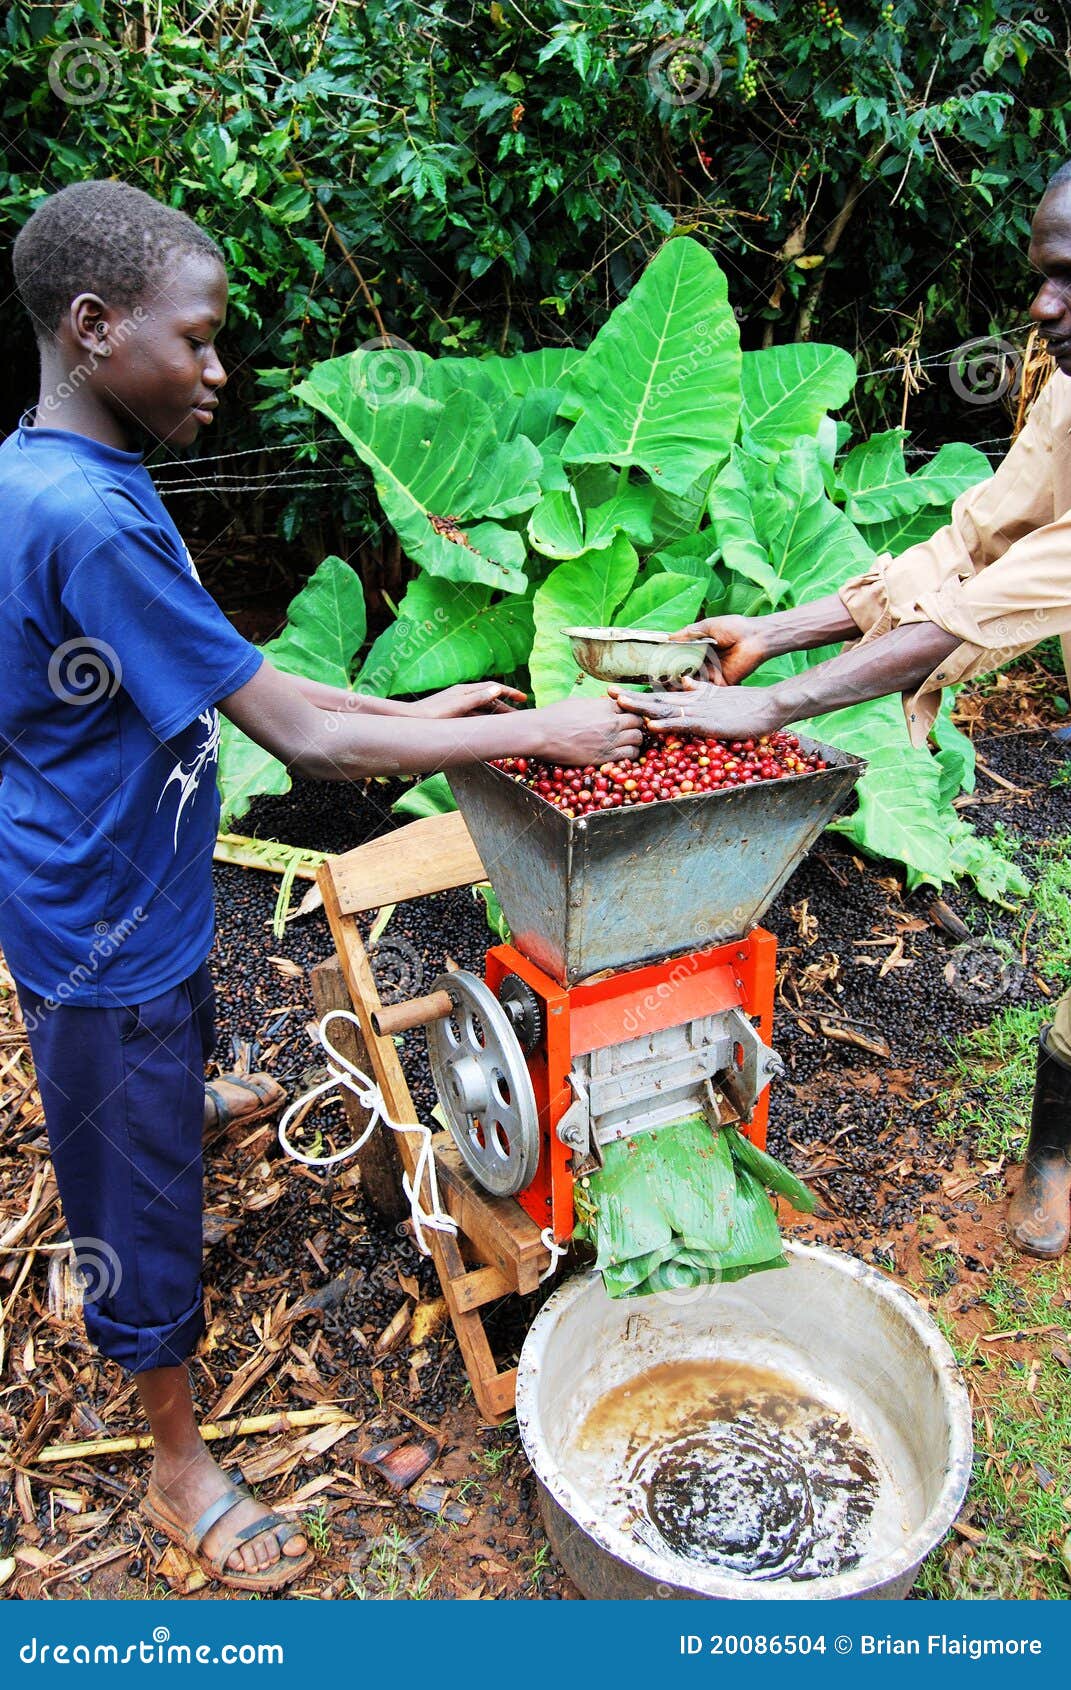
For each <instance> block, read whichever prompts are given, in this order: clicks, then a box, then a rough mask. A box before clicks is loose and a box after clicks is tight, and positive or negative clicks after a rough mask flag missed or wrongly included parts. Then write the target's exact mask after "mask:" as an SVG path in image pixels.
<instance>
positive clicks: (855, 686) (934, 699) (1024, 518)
mask: <svg viewBox="0 0 1071 1690" xmlns="http://www.w3.org/2000/svg"><path fill="white" fill-rule="evenodd" d="M1029 258H1030V262H1031V265H1032V267H1033V268H1034V269H1035V270H1037V271H1039V272H1040V274H1041V276H1042V282H1041V286H1040V287H1039V289H1038V293H1037V295H1036V297H1035V299H1034V301H1033V304H1032V305H1031V307H1030V314H1031V316H1032V317H1033V318H1034V320H1035V322H1036V323H1037V324H1038V325H1039V326H1040V328H1041V331H1042V333H1043V335H1044V336H1045V338H1046V340H1047V342H1048V346H1049V349H1050V351H1051V353H1052V355H1053V357H1054V359H1055V361H1056V365H1057V369H1056V373H1055V374H1054V375H1053V377H1052V379H1051V380H1050V381H1049V382H1048V384H1047V385H1046V387H1045V388H1044V389H1043V391H1042V393H1041V394H1040V396H1039V397H1038V399H1037V400H1036V401H1035V403H1034V406H1033V409H1032V411H1031V413H1030V417H1029V419H1028V421H1027V424H1026V426H1025V428H1024V429H1023V431H1022V433H1021V434H1020V435H1019V437H1018V439H1017V440H1016V442H1015V444H1014V445H1013V446H1012V448H1011V450H1010V451H1009V453H1008V455H1007V457H1006V458H1005V459H1004V460H1003V462H1002V463H1001V464H1000V466H999V468H998V469H997V471H996V473H995V474H994V475H993V476H992V478H991V479H990V480H988V481H984V482H982V483H981V484H980V485H979V486H977V487H972V488H971V489H970V490H969V491H968V492H966V493H964V494H962V495H961V496H960V497H959V498H958V499H957V500H956V502H955V504H954V505H953V507H952V517H951V521H950V522H949V523H948V525H947V526H946V527H944V528H942V529H941V530H940V531H939V532H938V533H937V534H934V535H933V537H932V538H931V539H929V540H927V541H925V542H924V543H923V544H921V545H917V546H912V547H910V549H909V550H908V551H906V552H903V553H901V555H900V556H899V557H897V558H893V557H892V556H890V555H889V554H888V553H886V554H884V555H883V556H881V557H879V558H878V559H877V560H876V562H875V565H874V568H873V569H872V570H870V571H869V573H867V574H866V575H860V576H856V577H855V578H854V579H853V580H850V581H848V582H846V584H845V585H844V586H843V587H841V588H840V590H839V592H837V593H835V594H833V595H832V596H831V597H829V598H827V599H820V600H817V601H815V602H814V603H813V604H808V605H803V606H800V607H799V608H798V609H795V610H786V611H777V612H774V613H773V614H771V615H769V616H762V617H744V616H727V617H716V618H714V619H713V620H710V621H706V622H700V623H697V624H695V625H694V626H693V627H691V628H686V629H683V630H682V632H681V635H680V637H681V638H685V637H690V638H695V636H696V635H697V634H698V635H700V636H701V637H703V638H705V639H707V640H709V642H710V645H711V656H710V659H709V660H708V665H707V671H706V673H707V677H708V681H710V682H712V683H714V684H706V685H701V684H694V683H693V685H692V686H691V688H690V689H688V690H686V691H682V692H674V693H655V694H653V695H650V696H647V697H643V696H641V695H631V694H628V693H626V692H624V691H623V690H621V689H617V696H618V698H619V702H620V703H621V704H622V705H623V706H624V707H625V708H629V709H631V708H635V709H637V710H641V711H642V712H643V714H644V715H645V716H646V717H647V718H648V719H649V721H650V725H651V727H652V728H653V729H656V730H661V731H663V732H675V733H687V732H689V731H691V732H694V733H711V734H718V735H721V736H723V737H725V738H730V739H739V738H744V737H746V736H750V735H754V734H762V733H771V732H774V731H776V730H777V729H778V728H781V727H784V726H785V725H786V724H787V723H789V722H795V721H800V720H802V719H803V718H805V717H808V716H817V715H821V714H822V713H823V712H825V711H828V710H837V709H840V708H841V707H842V706H844V705H848V704H855V703H858V702H859V701H860V700H863V699H868V698H880V697H883V696H884V695H885V694H887V693H890V692H900V693H902V694H903V698H904V712H905V716H906V719H907V731H908V733H909V735H910V738H911V740H912V742H913V744H915V745H923V744H924V743H925V741H926V738H927V735H928V734H929V731H930V729H931V727H932V726H933V723H934V719H935V717H936V715H937V711H938V708H939V706H940V702H941V689H942V687H944V686H949V685H954V684H956V683H957V682H960V681H966V680H970V679H971V678H972V677H973V676H975V675H982V674H986V673H988V672H990V671H991V670H993V669H996V668H999V667H1000V665H1001V664H1003V663H1007V662H1009V661H1010V660H1011V659H1012V658H1014V657H1018V656H1020V655H1021V654H1022V653H1023V652H1026V651H1029V650H1030V648H1031V647H1032V646H1035V645H1036V644H1037V643H1038V641H1039V640H1043V639H1045V638H1047V637H1048V636H1049V635H1053V634H1058V635H1060V636H1061V638H1062V641H1063V650H1064V657H1065V661H1068V662H1069V674H1071V162H1069V163H1068V164H1065V165H1064V166H1062V168H1061V169H1060V170H1058V171H1057V173H1056V175H1055V176H1053V178H1052V180H1051V181H1050V182H1049V184H1048V186H1047V188H1046V190H1045V193H1044V196H1043V197H1042V200H1041V203H1040V205H1039V206H1038V209H1037V212H1036V214H1035V216H1034V221H1033V225H1032V228H1031V239H1030V248H1029ZM860 631H862V636H863V637H862V638H861V639H860V638H858V635H859V633H860ZM838 640H850V641H853V642H854V643H853V644H850V645H848V646H847V647H846V649H845V650H844V651H842V652H840V653H839V654H838V655H837V656H836V657H833V658H830V659H829V660H828V661H826V662H824V663H819V664H816V665H815V667H814V668H812V669H808V670H806V671H805V672H804V673H803V674H801V675H797V676H792V677H791V678H789V679H788V680H785V681H780V682H778V683H777V684H775V685H773V686H769V687H742V686H740V685H739V683H740V682H741V681H743V680H744V678H745V677H746V676H747V675H749V674H751V672H752V671H753V670H754V669H757V668H758V667H759V665H760V664H762V663H765V662H766V661H767V659H768V658H771V657H777V656H780V655H782V654H783V653H785V652H790V651H808V650H812V649H814V648H815V647H818V646H824V645H829V644H831V643H835V642H836V641H838ZM1008 1225H1009V1232H1010V1236H1011V1238H1012V1239H1013V1241H1014V1242H1015V1243H1016V1244H1017V1245H1018V1247H1019V1248H1020V1249H1021V1250H1026V1251H1028V1252H1029V1253H1030V1254H1032V1255H1035V1256H1044V1257H1053V1256H1059V1255H1061V1254H1062V1253H1063V1251H1064V1250H1065V1249H1066V1248H1067V1244H1068V1235H1069V1231H1071V992H1068V993H1067V994H1066V995H1065V996H1064V997H1063V998H1061V1000H1060V1002H1059V1003H1058V1005H1057V1007H1056V1011H1055V1014H1054V1016H1053V1019H1052V1022H1051V1023H1050V1024H1049V1025H1048V1026H1046V1027H1043V1028H1042V1030H1041V1036H1040V1040H1039V1051H1038V1065H1037V1080H1036V1085H1035V1093H1034V1108H1033V1116H1032V1121H1031V1127H1030V1136H1029V1141H1028V1145H1027V1154H1026V1165H1025V1168H1024V1171H1023V1177H1022V1179H1021V1181H1020V1183H1019V1186H1018V1189H1017V1191H1016V1193H1015V1195H1014V1197H1013V1198H1012V1200H1011V1203H1010V1205H1009V1212H1008Z"/></svg>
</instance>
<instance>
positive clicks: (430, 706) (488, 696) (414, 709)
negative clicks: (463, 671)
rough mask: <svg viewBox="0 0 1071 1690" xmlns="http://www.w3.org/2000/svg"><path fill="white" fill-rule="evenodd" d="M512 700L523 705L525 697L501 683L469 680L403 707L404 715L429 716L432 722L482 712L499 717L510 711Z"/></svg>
mask: <svg viewBox="0 0 1071 1690" xmlns="http://www.w3.org/2000/svg"><path fill="white" fill-rule="evenodd" d="M514 700H516V702H517V703H518V704H523V703H524V700H525V694H524V693H523V692H518V691H517V688H516V687H507V686H504V685H503V684H502V682H501V681H469V682H466V683H465V684H463V685H460V686H456V687H446V688H445V689H444V690H443V691H442V692H432V693H429V694H428V696H427V698H418V699H417V700H416V701H415V702H414V703H411V704H410V705H409V706H408V707H407V709H406V712H405V714H406V715H407V716H425V717H429V716H430V717H434V718H435V719H436V720H444V719H446V718H447V717H450V716H477V715H482V714H483V713H484V712H485V711H492V712H494V713H495V714H499V713H501V712H502V711H504V710H512V709H513V708H514V704H513V701H514Z"/></svg>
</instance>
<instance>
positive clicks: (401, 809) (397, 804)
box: [391, 775, 457, 819]
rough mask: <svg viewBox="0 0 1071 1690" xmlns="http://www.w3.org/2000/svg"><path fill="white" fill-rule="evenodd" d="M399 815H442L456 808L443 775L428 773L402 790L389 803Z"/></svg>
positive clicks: (418, 816)
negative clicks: (392, 801) (422, 778)
mask: <svg viewBox="0 0 1071 1690" xmlns="http://www.w3.org/2000/svg"><path fill="white" fill-rule="evenodd" d="M391 809H392V811H393V812H394V813H395V815H399V816H416V817H417V818H418V819H419V818H421V817H423V816H444V815H446V814H448V812H449V811H450V810H456V809H457V804H456V802H455V800H454V795H453V793H452V792H451V791H450V786H449V782H448V781H447V779H446V776H445V775H428V776H426V778H425V779H424V780H418V781H417V782H416V784H415V785H414V786H411V787H409V789H408V790H407V791H406V792H403V793H402V795H401V797H400V798H396V799H395V800H394V803H393V804H392V805H391Z"/></svg>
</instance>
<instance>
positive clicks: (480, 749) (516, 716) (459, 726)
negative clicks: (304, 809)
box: [219, 659, 642, 780]
mask: <svg viewBox="0 0 1071 1690" xmlns="http://www.w3.org/2000/svg"><path fill="white" fill-rule="evenodd" d="M219 708H220V710H222V712H223V714H224V715H225V716H226V717H228V718H229V720H230V721H232V722H233V723H234V725H235V727H236V728H240V729H241V731H242V732H243V733H244V734H248V736H249V738H250V739H252V740H255V741H256V743H257V744H258V745H261V746H263V747H264V749H265V750H266V751H270V752H271V753H272V755H273V756H274V757H278V758H279V760H280V762H282V763H284V764H285V765H286V767H287V768H288V769H289V770H291V771H292V772H293V773H296V774H301V775H305V776H307V777H308V778H309V779H311V780H359V779H361V778H362V777H363V776H365V775H377V774H385V775H408V774H424V773H430V772H431V771H433V770H436V769H449V768H454V767H455V766H456V765H458V764H460V763H473V762H480V761H485V760H486V759H488V758H491V757H545V758H547V759H548V760H552V761H554V762H556V763H562V764H570V765H579V766H586V765H587V764H590V763H595V764H598V763H607V762H610V761H613V760H616V759H620V758H622V757H629V758H631V757H635V756H636V755H637V753H638V751H639V748H640V743H641V739H642V732H641V723H640V719H639V717H638V716H636V715H635V714H633V713H631V712H627V711H625V712H622V711H620V710H619V709H618V707H617V706H615V704H614V703H613V701H612V700H611V699H609V698H585V699H577V700H575V701H567V702H564V703H562V704H553V705H551V706H549V708H547V709H545V710H508V711H506V712H505V713H504V714H497V713H496V714H491V715H486V716H483V715H477V716H471V717H463V718H460V719H458V720H450V719H446V720H441V721H436V720H435V719H433V718H432V719H429V718H427V717H424V718H420V719H417V720H413V721H408V720H406V719H405V718H404V717H403V718H398V717H396V716H393V717H388V716H383V715H380V714H377V713H376V712H374V711H368V710H360V709H358V710H355V711H342V710H339V711H335V710H324V709H320V708H319V707H318V706H317V705H315V704H314V703H312V702H311V701H310V700H309V699H308V698H307V697H306V696H305V694H304V692H303V690H302V688H301V687H299V686H298V684H297V682H296V681H295V680H294V678H293V677H292V676H290V675H284V674H282V673H281V672H280V671H279V670H278V669H275V668H274V667H273V666H272V664H271V663H269V662H268V661H267V660H266V659H265V661H264V662H263V663H262V664H261V666H260V668H259V669H258V670H257V672H256V674H255V675H254V676H253V678H252V679H251V680H249V681H246V683H245V685H244V686H241V687H239V688H238V689H237V691H236V692H233V693H230V694H229V695H228V696H227V697H225V698H223V699H221V700H220V701H219Z"/></svg>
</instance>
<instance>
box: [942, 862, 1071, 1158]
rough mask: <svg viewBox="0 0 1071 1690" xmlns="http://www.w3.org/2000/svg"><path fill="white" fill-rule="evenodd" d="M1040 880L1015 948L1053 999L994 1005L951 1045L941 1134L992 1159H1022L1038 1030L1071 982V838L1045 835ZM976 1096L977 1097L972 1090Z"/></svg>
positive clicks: (1035, 868)
mask: <svg viewBox="0 0 1071 1690" xmlns="http://www.w3.org/2000/svg"><path fill="white" fill-rule="evenodd" d="M1031 872H1032V873H1033V876H1034V884H1033V887H1032V889H1031V892H1030V896H1029V898H1028V899H1027V900H1026V902H1025V904H1024V905H1023V908H1022V911H1021V912H1020V916H1019V922H1018V931H1017V933H1016V936H1015V944H1014V947H1013V948H1014V950H1016V951H1018V950H1019V948H1020V947H1021V946H1025V949H1026V955H1027V958H1028V966H1030V959H1031V958H1034V959H1036V960H1035V967H1036V972H1037V973H1038V974H1039V976H1040V977H1041V978H1042V979H1043V980H1044V981H1045V983H1046V984H1047V985H1049V986H1050V987H1051V989H1052V994H1053V995H1052V998H1051V999H1049V1000H1047V1001H1046V1003H1045V1004H1043V1005H1041V1006H1039V1007H1038V1008H1035V1009H1030V1008H1027V1007H1025V1006H1024V1005H1022V1004H1009V1005H1007V1006H1006V1007H1005V1008H1003V1009H1000V1008H996V1010H995V1013H994V1015H993V1018H992V1020H991V1021H990V1022H989V1024H988V1025H987V1026H985V1027H979V1028H978V1029H977V1030H976V1031H975V1032H972V1033H965V1034H963V1035H962V1036H961V1037H960V1038H958V1039H957V1040H956V1041H955V1044H954V1045H953V1047H952V1061H951V1085H950V1086H949V1089H948V1091H947V1092H946V1093H945V1095H944V1097H943V1098H942V1099H941V1104H942V1115H943V1119H942V1121H941V1123H940V1124H939V1126H938V1129H937V1130H938V1134H939V1136H940V1137H942V1138H944V1139H947V1140H949V1141H952V1142H959V1141H962V1140H963V1139H964V1138H967V1139H969V1141H970V1142H972V1143H973V1145H974V1147H975V1149H976V1151H977V1153H978V1154H979V1155H980V1156H983V1157H985V1158H987V1159H995V1158H996V1157H998V1156H1004V1157H1007V1158H1008V1159H1009V1160H1011V1161H1018V1160H1019V1158H1020V1155H1021V1152H1022V1147H1023V1142H1024V1139H1025V1136H1026V1129H1027V1123H1028V1121H1029V1117H1030V1101H1031V1097H1032V1094H1033V1089H1034V1069H1035V1063H1036V1057H1037V1041H1038V1033H1039V1031H1040V1029H1041V1026H1042V1025H1043V1023H1044V1022H1046V1021H1048V1020H1050V1019H1051V1017H1052V1010H1053V1007H1054V1005H1055V1002H1056V999H1057V998H1058V997H1059V996H1060V994H1061V993H1062V992H1063V991H1064V989H1065V988H1066V986H1067V985H1068V984H1069V983H1071V837H1064V838H1058V839H1049V840H1045V841H1044V842H1043V843H1042V844H1041V845H1040V846H1039V848H1038V849H1037V851H1036V854H1035V859H1034V862H1033V864H1032V865H1031ZM972 1093H973V1095H972Z"/></svg>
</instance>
